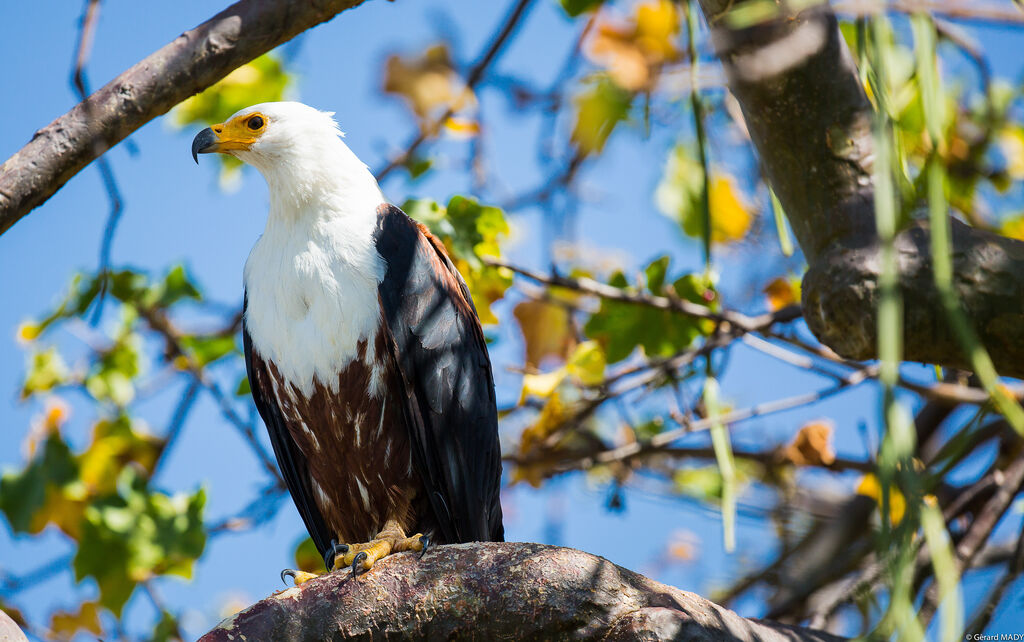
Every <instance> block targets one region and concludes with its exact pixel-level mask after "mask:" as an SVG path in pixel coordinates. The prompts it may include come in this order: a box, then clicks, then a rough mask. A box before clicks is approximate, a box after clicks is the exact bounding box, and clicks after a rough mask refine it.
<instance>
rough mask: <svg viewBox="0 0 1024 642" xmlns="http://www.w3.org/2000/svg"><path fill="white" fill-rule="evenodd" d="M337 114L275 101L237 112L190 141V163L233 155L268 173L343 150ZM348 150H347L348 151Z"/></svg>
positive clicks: (295, 103) (293, 103) (297, 104)
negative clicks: (215, 154) (201, 157)
mask: <svg viewBox="0 0 1024 642" xmlns="http://www.w3.org/2000/svg"><path fill="white" fill-rule="evenodd" d="M343 135H344V134H342V132H341V131H340V130H339V129H338V124H337V123H336V122H335V121H334V113H333V112H325V111H320V110H318V109H314V108H313V107H310V106H309V105H304V104H302V103H299V102H274V103H262V104H259V105H253V106H251V107H246V108H245V109H242V110H239V111H238V112H236V113H235V114H233V115H232V116H231V117H230V118H228V119H227V120H225V121H224V122H223V123H217V124H216V125H213V126H211V127H207V128H206V129H204V130H202V131H201V132H199V133H198V134H196V137H195V138H194V139H193V140H192V158H193V159H194V160H195V161H196V162H197V163H198V162H199V154H210V153H213V152H220V153H222V154H230V155H232V156H234V157H236V158H238V159H239V160H240V161H242V162H244V163H247V164H249V165H252V166H253V167H255V168H257V169H259V170H260V171H261V172H263V173H264V174H265V173H267V172H268V171H273V170H274V169H276V168H277V167H279V166H280V165H282V164H295V163H297V162H299V161H307V160H309V159H315V158H317V157H322V156H324V155H328V154H330V153H331V152H332V151H337V150H339V149H340V148H344V147H345V145H344V143H342V142H341V141H340V139H339V137H341V136H343ZM346 149H347V148H346Z"/></svg>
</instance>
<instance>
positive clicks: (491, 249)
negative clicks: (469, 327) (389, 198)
mask: <svg viewBox="0 0 1024 642" xmlns="http://www.w3.org/2000/svg"><path fill="white" fill-rule="evenodd" d="M402 209H403V210H404V211H405V212H406V213H407V214H408V215H409V216H410V217H412V218H413V219H415V220H417V221H419V222H420V223H423V224H424V225H426V226H427V229H429V230H430V232H431V233H433V234H434V235H436V236H437V237H438V238H439V239H440V240H441V242H442V243H444V245H445V248H446V249H447V250H448V253H449V255H450V256H451V259H452V263H453V264H454V265H455V268H456V269H457V270H458V271H459V273H460V274H461V275H462V277H463V279H465V281H466V286H467V287H468V288H469V293H470V295H471V296H472V298H473V303H474V305H475V307H476V311H477V314H478V315H479V317H480V321H481V323H483V324H485V325H486V324H495V323H497V322H498V318H497V317H496V316H494V313H493V312H492V311H491V304H492V303H494V302H495V301H498V300H500V299H501V298H503V297H504V296H505V292H506V291H507V290H508V288H509V287H510V286H511V285H512V273H511V272H510V271H509V270H508V269H506V268H499V267H494V266H491V265H487V264H485V263H484V262H483V261H482V260H481V259H482V258H484V257H491V258H500V257H501V244H500V242H501V240H502V239H503V238H505V237H506V236H508V233H509V226H508V222H507V221H506V219H505V213H504V212H503V211H502V210H501V208H498V207H493V206H489V205H482V204H480V203H479V202H478V201H476V200H474V199H472V198H467V197H464V196H458V195H456V196H453V197H452V198H451V199H450V200H449V201H448V205H447V207H445V206H442V205H440V204H439V203H437V202H435V201H432V200H430V199H411V200H408V201H406V202H405V203H404V204H403V205H402Z"/></svg>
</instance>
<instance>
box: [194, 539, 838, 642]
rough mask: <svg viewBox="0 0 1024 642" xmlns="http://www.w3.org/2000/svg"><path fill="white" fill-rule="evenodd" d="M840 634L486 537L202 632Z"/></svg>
mask: <svg viewBox="0 0 1024 642" xmlns="http://www.w3.org/2000/svg"><path fill="white" fill-rule="evenodd" d="M350 638H351V639H360V640H362V639H366V640H370V639H391V638H395V639H436V640H451V639H476V640H513V639H515V640H534V639H562V638H564V639H569V638H572V639H583V640H605V639H615V640H621V639H631V640H633V639H644V640H733V641H740V640H755V639H756V640H764V641H766V642H768V641H772V640H780V641H781V640H838V639H839V638H836V637H834V636H831V635H829V634H826V633H821V632H817V631H811V630H807V629H799V628H792V627H787V626H784V625H780V624H776V623H772V622H761V621H755V620H748V619H745V618H742V617H740V616H738V615H736V614H735V613H733V612H732V611H729V610H726V609H724V608H722V607H720V606H718V605H716V604H713V603H711V602H709V601H707V600H705V599H704V598H702V597H699V596H697V595H694V594H693V593H687V592H685V591H681V590H679V589H676V588H673V587H670V586H666V585H664V584H659V583H658V582H654V581H652V580H649V579H647V578H645V577H643V576H642V575H638V574H636V573H633V572H632V571H628V570H626V569H624V568H621V567H619V566H616V565H615V564H612V563H611V562H609V561H607V560H605V559H603V558H600V557H595V556H593V555H590V554H588V553H583V552H581V551H576V550H573V549H568V548H559V547H555V546H546V545H543V544H520V543H511V542H509V543H500V544H498V543H487V544H482V543H477V544H458V545H454V546H443V547H437V548H434V549H431V551H430V552H428V553H427V555H426V556H425V557H424V558H423V559H422V560H419V559H417V558H416V556H415V555H413V554H399V555H394V556H392V557H388V558H385V559H384V560H382V561H381V562H378V563H377V565H376V566H375V567H374V568H373V569H372V570H370V571H369V572H368V573H366V574H364V575H361V576H360V577H359V578H358V579H357V580H352V579H351V578H350V576H349V575H348V574H347V573H333V574H331V575H329V576H327V577H324V578H320V579H316V580H313V581H311V582H308V583H306V584H304V585H303V586H302V587H297V588H290V589H287V590H285V591H282V592H280V593H278V594H276V595H274V596H272V597H269V598H267V599H265V600H263V601H261V602H257V603H256V604H254V605H252V606H251V607H249V608H248V609H245V610H244V611H241V612H240V613H238V614H236V615H234V616H232V617H230V618H228V619H226V620H224V621H223V622H221V623H220V624H219V625H218V626H217V628H215V629H213V630H212V631H210V632H209V633H207V634H206V635H205V636H203V637H202V638H200V640H201V642H220V641H222V640H223V641H227V640H241V639H249V640H299V639H303V640H341V639H350Z"/></svg>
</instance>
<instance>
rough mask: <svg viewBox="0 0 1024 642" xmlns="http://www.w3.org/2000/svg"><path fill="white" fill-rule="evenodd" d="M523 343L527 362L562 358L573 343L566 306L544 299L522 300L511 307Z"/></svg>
mask: <svg viewBox="0 0 1024 642" xmlns="http://www.w3.org/2000/svg"><path fill="white" fill-rule="evenodd" d="M512 314H513V315H514V316H515V318H516V320H517V321H518V322H519V329H520V330H521V331H522V333H523V343H524V344H525V347H526V366H527V367H529V368H537V367H539V366H540V365H541V363H542V362H543V361H544V359H546V358H548V357H554V358H557V359H558V360H559V361H563V360H565V358H566V356H567V355H568V354H569V351H570V350H572V349H573V347H575V345H576V337H575V336H574V334H573V332H572V326H571V325H570V322H571V316H570V314H569V310H568V309H566V308H565V306H561V305H555V304H553V303H548V302H547V301H523V302H522V303H520V304H518V305H517V306H516V307H515V309H514V310H513V311H512Z"/></svg>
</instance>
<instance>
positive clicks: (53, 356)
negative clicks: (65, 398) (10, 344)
mask: <svg viewBox="0 0 1024 642" xmlns="http://www.w3.org/2000/svg"><path fill="white" fill-rule="evenodd" d="M26 369H27V370H28V374H26V375H25V382H24V383H23V384H22V386H21V398H22V399H27V398H28V397H30V396H32V395H34V394H36V393H39V392H46V391H48V390H53V389H54V388H56V387H57V386H59V385H61V384H62V383H64V382H65V381H67V378H68V376H69V375H70V372H69V370H68V366H67V364H66V363H64V359H63V358H61V356H60V353H59V352H57V348H56V347H50V348H47V349H46V350H39V351H36V352H33V353H32V354H31V355H29V357H28V364H27V366H26Z"/></svg>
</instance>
